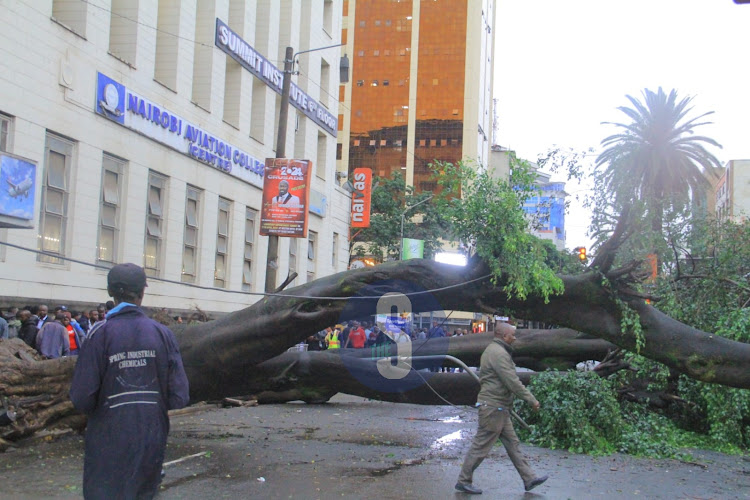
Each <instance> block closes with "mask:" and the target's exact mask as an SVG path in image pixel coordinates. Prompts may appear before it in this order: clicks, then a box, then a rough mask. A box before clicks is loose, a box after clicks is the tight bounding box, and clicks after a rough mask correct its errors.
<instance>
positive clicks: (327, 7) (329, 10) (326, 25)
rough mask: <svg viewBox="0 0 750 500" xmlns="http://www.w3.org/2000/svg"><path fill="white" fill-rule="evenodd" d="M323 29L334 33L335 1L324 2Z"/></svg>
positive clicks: (324, 0)
mask: <svg viewBox="0 0 750 500" xmlns="http://www.w3.org/2000/svg"><path fill="white" fill-rule="evenodd" d="M323 29H324V30H325V31H326V33H328V34H329V35H330V34H331V33H333V0H323Z"/></svg>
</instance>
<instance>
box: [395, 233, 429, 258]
mask: <svg viewBox="0 0 750 500" xmlns="http://www.w3.org/2000/svg"><path fill="white" fill-rule="evenodd" d="M401 245H402V246H401V252H402V254H401V260H409V259H422V258H424V240H413V239H411V238H404V239H403V240H402V241H401Z"/></svg>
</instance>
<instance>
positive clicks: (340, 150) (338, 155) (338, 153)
mask: <svg viewBox="0 0 750 500" xmlns="http://www.w3.org/2000/svg"><path fill="white" fill-rule="evenodd" d="M343 151H344V145H343V144H341V143H340V142H339V143H337V144H336V159H337V160H340V159H341V155H342V154H343Z"/></svg>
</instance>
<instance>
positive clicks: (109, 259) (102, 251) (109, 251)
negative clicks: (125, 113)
mask: <svg viewBox="0 0 750 500" xmlns="http://www.w3.org/2000/svg"><path fill="white" fill-rule="evenodd" d="M124 174H125V162H124V161H122V160H120V159H118V158H114V157H112V156H109V155H107V154H105V155H104V156H103V158H102V196H101V198H100V200H99V239H98V244H97V253H96V260H97V263H98V264H101V265H105V266H112V265H114V264H115V262H117V249H118V248H119V236H120V213H121V210H120V209H121V206H122V184H123V183H122V179H123V175H124Z"/></svg>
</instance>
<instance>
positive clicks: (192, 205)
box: [182, 186, 203, 283]
mask: <svg viewBox="0 0 750 500" xmlns="http://www.w3.org/2000/svg"><path fill="white" fill-rule="evenodd" d="M202 194H203V192H202V191H201V190H200V189H198V188H196V187H193V186H188V187H187V192H186V194H185V228H184V233H183V242H182V243H183V250H182V281H185V282H187V283H194V282H195V278H196V274H197V272H196V269H197V259H198V242H199V241H200V240H199V233H198V231H199V227H198V223H199V220H200V212H199V211H200V200H201V195H202Z"/></svg>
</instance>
